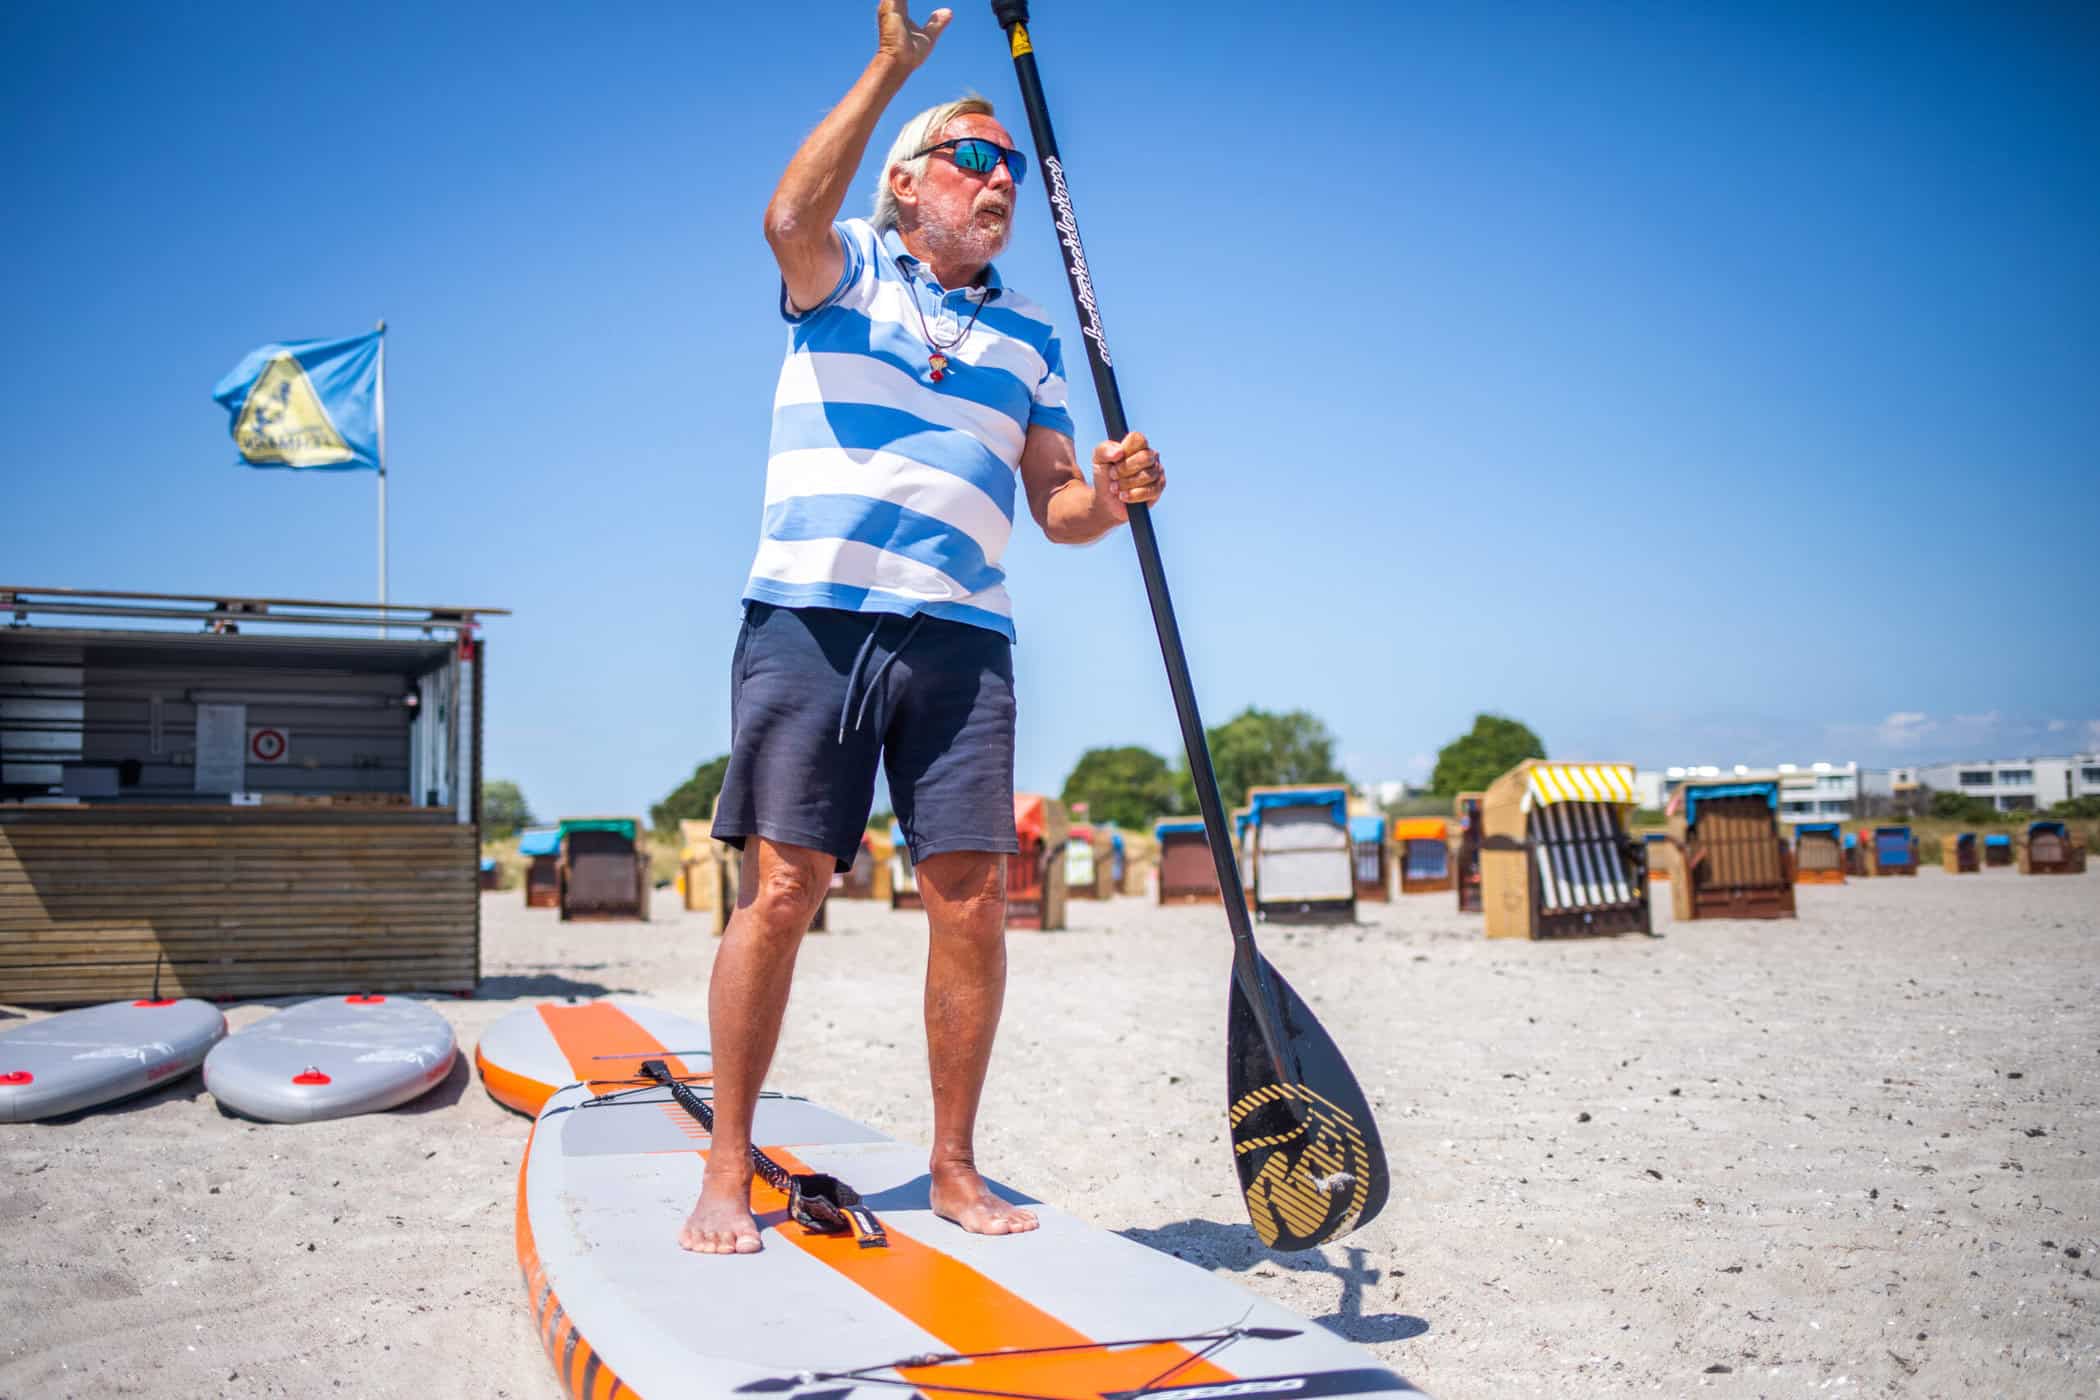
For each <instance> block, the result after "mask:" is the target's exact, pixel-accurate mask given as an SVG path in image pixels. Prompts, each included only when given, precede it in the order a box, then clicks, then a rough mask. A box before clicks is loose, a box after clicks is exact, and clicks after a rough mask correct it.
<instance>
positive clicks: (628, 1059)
mask: <svg viewBox="0 0 2100 1400" xmlns="http://www.w3.org/2000/svg"><path fill="white" fill-rule="evenodd" d="M539 1013H540V1020H541V1021H542V1022H544V1023H545V1024H546V1027H547V1032H548V1034H550V1035H552V1036H553V1037H554V1044H555V1046H556V1047H557V1048H558V1049H559V1050H560V1051H561V1053H562V1055H563V1057H564V1058H566V1059H567V1060H568V1062H569V1071H570V1073H572V1074H574V1075H575V1076H576V1078H577V1079H578V1080H581V1081H590V1080H605V1079H639V1078H641V1077H642V1061H644V1060H662V1061H663V1062H664V1063H665V1064H666V1065H667V1066H669V1068H670V1071H671V1073H673V1074H675V1075H678V1076H679V1077H680V1078H687V1077H694V1078H700V1079H708V1078H711V1077H712V1076H711V1075H710V1074H708V1073H707V1072H706V1071H702V1072H700V1073H699V1074H698V1075H695V1074H694V1072H693V1071H692V1070H690V1069H687V1068H686V1066H685V1061H683V1060H681V1059H679V1058H678V1057H677V1056H676V1055H672V1054H667V1053H665V1050H664V1046H663V1043H662V1042H661V1041H659V1040H657V1038H656V1037H655V1036H653V1035H651V1034H650V1033H649V1032H648V1031H646V1030H644V1029H643V1028H642V1024H641V1022H639V1021H637V1020H635V1019H634V1017H632V1016H630V1015H628V1014H627V1013H626V1012H624V1011H622V1010H621V1009H620V1008H619V1007H617V1006H614V1005H613V1004H612V1003H611V1002H607V1001H589V1002H584V1003H583V1004H582V1005H579V1006H552V1005H547V1006H541V1007H540V1008H539ZM607 1055H611V1056H615V1057H616V1058H613V1059H605V1058H603V1057H604V1056H607ZM617 1087H619V1086H616V1085H607V1086H605V1087H604V1088H603V1089H602V1090H600V1089H599V1087H598V1086H597V1085H595V1084H594V1085H593V1086H592V1092H593V1093H598V1092H603V1093H612V1092H613V1091H614V1090H615V1089H616V1088H617Z"/></svg>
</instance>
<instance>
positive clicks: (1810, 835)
mask: <svg viewBox="0 0 2100 1400" xmlns="http://www.w3.org/2000/svg"><path fill="white" fill-rule="evenodd" d="M1794 883H1795V884H1797V885H1842V884H1844V883H1845V833H1844V831H1843V830H1842V829H1841V828H1840V827H1839V826H1838V824H1837V823H1836V822H1802V823H1800V824H1798V825H1797V826H1795V828H1794Z"/></svg>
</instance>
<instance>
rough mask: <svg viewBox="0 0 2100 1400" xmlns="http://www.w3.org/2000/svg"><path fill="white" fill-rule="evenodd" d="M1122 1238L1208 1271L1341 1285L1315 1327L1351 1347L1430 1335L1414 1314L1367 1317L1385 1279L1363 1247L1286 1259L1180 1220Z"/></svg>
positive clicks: (1251, 1241) (1240, 1230)
mask: <svg viewBox="0 0 2100 1400" xmlns="http://www.w3.org/2000/svg"><path fill="white" fill-rule="evenodd" d="M1120 1233H1121V1234H1122V1236H1123V1238H1124V1239H1127V1240H1135V1241H1136V1242H1137V1243H1139V1244H1141V1245H1145V1246H1147V1247H1149V1248H1152V1249H1156V1250H1159V1251H1161V1252H1162V1253H1165V1254H1171V1255H1173V1256H1174V1257H1175V1258H1176V1259H1182V1260H1186V1261H1187V1262H1189V1263H1191V1264H1196V1265H1199V1266H1201V1267H1203V1268H1207V1269H1226V1270H1229V1271H1231V1272H1233V1273H1246V1272H1247V1271H1248V1270H1250V1269H1252V1268H1254V1267H1255V1266H1256V1265H1257V1264H1262V1263H1267V1264H1270V1265H1272V1266H1274V1267H1275V1268H1278V1269H1287V1270H1289V1271H1291V1272H1292V1273H1300V1274H1328V1275H1331V1276H1332V1277H1333V1278H1334V1279H1335V1280H1336V1281H1337V1282H1338V1283H1339V1284H1340V1285H1341V1297H1340V1298H1339V1299H1338V1300H1337V1302H1336V1305H1335V1308H1334V1311H1332V1312H1329V1313H1323V1314H1322V1315H1320V1316H1319V1317H1316V1318H1314V1319H1313V1321H1315V1322H1317V1323H1319V1324H1320V1325H1321V1326H1322V1327H1325V1328H1326V1329H1327V1330H1328V1331H1330V1332H1334V1333H1336V1334H1338V1335H1340V1336H1343V1337H1346V1338H1348V1339H1349V1340H1350V1341H1352V1342H1364V1343H1374V1342H1404V1341H1406V1340H1407V1339H1408V1338H1410V1337H1419V1336H1421V1335H1422V1334H1423V1333H1425V1332H1427V1331H1428V1330H1429V1324H1428V1322H1426V1321H1424V1320H1423V1319H1422V1318H1419V1317H1416V1316H1414V1315H1413V1314H1411V1313H1393V1312H1379V1313H1366V1312H1365V1311H1364V1290H1365V1289H1366V1288H1367V1287H1369V1286H1370V1285H1372V1284H1374V1283H1377V1282H1379V1281H1380V1280H1381V1279H1383V1278H1384V1277H1385V1276H1386V1275H1385V1271H1384V1270H1382V1269H1374V1268H1372V1267H1371V1266H1370V1265H1369V1264H1368V1263H1367V1262H1366V1261H1365V1252H1364V1250H1363V1248H1362V1247H1361V1246H1359V1245H1329V1246H1327V1247H1325V1248H1323V1249H1317V1250H1307V1251H1306V1252H1304V1253H1302V1254H1283V1253H1279V1252H1277V1251H1276V1250H1272V1249H1264V1248H1263V1247H1262V1243H1261V1241H1260V1240H1258V1239H1256V1238H1255V1236H1254V1231H1253V1230H1252V1229H1250V1228H1249V1227H1247V1226H1246V1225H1224V1224H1220V1223H1219V1222H1218V1221H1215V1220H1193V1219H1192V1220H1181V1221H1177V1222H1175V1223H1174V1224H1172V1225H1160V1226H1156V1227H1153V1228H1151V1229H1131V1230H1124V1231H1121V1232H1120ZM1337 1253H1339V1254H1341V1255H1343V1256H1345V1257H1346V1260H1347V1262H1345V1263H1336V1262H1334V1260H1333V1259H1332V1258H1331V1257H1330V1256H1332V1255H1334V1254H1337Z"/></svg>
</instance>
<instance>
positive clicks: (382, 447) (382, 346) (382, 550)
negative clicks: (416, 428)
mask: <svg viewBox="0 0 2100 1400" xmlns="http://www.w3.org/2000/svg"><path fill="white" fill-rule="evenodd" d="M377 329H378V331H379V398H378V404H377V409H378V413H377V417H378V419H379V613H380V619H381V620H380V623H379V635H380V636H382V637H384V636H385V635H386V621H385V618H386V322H385V321H384V320H382V321H380V323H379V325H378V327H377Z"/></svg>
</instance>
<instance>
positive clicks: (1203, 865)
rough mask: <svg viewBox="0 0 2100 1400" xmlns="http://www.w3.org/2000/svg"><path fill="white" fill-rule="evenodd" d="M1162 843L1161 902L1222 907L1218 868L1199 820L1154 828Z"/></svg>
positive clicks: (1154, 836)
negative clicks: (1212, 858)
mask: <svg viewBox="0 0 2100 1400" xmlns="http://www.w3.org/2000/svg"><path fill="white" fill-rule="evenodd" d="M1152 835H1153V838H1154V839H1155V840H1157V841H1158V842H1159V902H1160V903H1161V904H1218V903H1221V902H1222V901H1223V896H1222V895H1221V894H1220V893H1219V892H1218V868H1217V866H1216V865H1215V864H1214V863H1213V862H1212V861H1211V858H1210V840H1209V838H1208V837H1207V836H1205V835H1204V831H1203V823H1202V822H1201V821H1199V820H1197V819H1195V818H1193V817H1192V818H1189V819H1187V820H1185V821H1164V822H1160V823H1159V824H1158V825H1156V826H1154V827H1153V828H1152Z"/></svg>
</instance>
